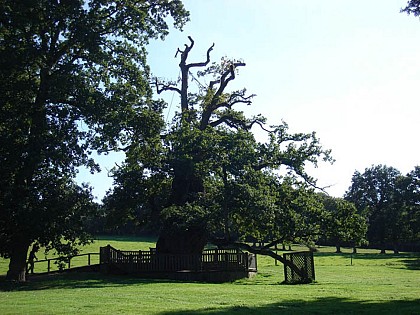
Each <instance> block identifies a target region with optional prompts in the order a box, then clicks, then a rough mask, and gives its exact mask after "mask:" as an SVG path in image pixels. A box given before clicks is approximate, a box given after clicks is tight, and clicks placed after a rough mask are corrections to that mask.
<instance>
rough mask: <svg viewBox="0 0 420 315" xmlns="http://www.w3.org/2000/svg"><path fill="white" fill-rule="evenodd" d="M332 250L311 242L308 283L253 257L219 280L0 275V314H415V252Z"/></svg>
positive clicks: (125, 245)
mask: <svg viewBox="0 0 420 315" xmlns="http://www.w3.org/2000/svg"><path fill="white" fill-rule="evenodd" d="M153 241H154V240H152V239H147V240H145V241H144V242H143V241H142V239H132V238H130V239H124V238H119V239H115V240H114V239H111V238H108V239H104V238H101V239H100V240H98V241H97V242H96V244H93V245H91V246H95V245H96V246H97V247H96V249H97V248H98V245H99V246H105V245H106V244H107V243H110V244H111V245H112V246H115V247H117V248H121V249H126V250H130V249H133V250H138V249H144V250H147V249H148V248H149V247H153V246H154V242H153ZM93 249H94V247H92V248H90V249H87V250H86V249H83V251H84V252H89V251H93ZM295 249H299V248H295ZM85 250H86V251H85ZM333 251H334V249H333V248H328V247H325V248H319V252H317V253H316V254H315V269H316V278H317V282H316V283H313V284H309V285H282V284H280V283H281V282H282V281H283V280H284V276H283V265H282V264H279V265H278V266H276V265H275V263H274V260H273V259H271V258H268V257H260V256H259V257H258V266H259V273H258V275H257V276H255V277H254V278H251V279H242V280H238V281H235V282H232V283H224V284H206V283H197V282H181V281H167V280H144V279H139V278H135V277H127V276H112V275H102V274H99V273H63V274H58V275H53V276H51V275H44V276H38V277H31V278H30V281H29V282H28V283H25V284H17V283H10V282H5V281H1V280H0V314H69V313H82V314H168V315H171V314H174V315H176V314H380V313H382V314H420V271H419V269H418V261H419V259H420V255H419V254H417V255H416V254H409V253H403V254H400V255H393V254H387V255H380V254H378V253H377V251H370V250H362V251H360V253H359V254H356V255H351V254H350V250H348V252H345V253H343V254H334V253H333Z"/></svg>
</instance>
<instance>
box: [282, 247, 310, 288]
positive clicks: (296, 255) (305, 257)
mask: <svg viewBox="0 0 420 315" xmlns="http://www.w3.org/2000/svg"><path fill="white" fill-rule="evenodd" d="M283 257H284V259H285V260H287V261H290V262H291V263H292V264H293V265H295V267H296V268H297V269H298V270H299V272H296V270H293V268H291V267H290V266H287V265H286V264H285V265H284V278H285V280H284V281H285V283H289V284H294V283H310V282H313V281H315V266H314V255H313V252H310V251H308V252H293V253H286V254H283Z"/></svg>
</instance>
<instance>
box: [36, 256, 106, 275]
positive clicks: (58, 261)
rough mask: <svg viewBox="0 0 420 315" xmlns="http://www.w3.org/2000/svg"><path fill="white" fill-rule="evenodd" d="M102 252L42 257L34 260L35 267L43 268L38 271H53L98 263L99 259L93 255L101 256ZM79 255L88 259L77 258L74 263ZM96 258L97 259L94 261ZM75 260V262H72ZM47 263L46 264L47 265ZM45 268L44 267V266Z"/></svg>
mask: <svg viewBox="0 0 420 315" xmlns="http://www.w3.org/2000/svg"><path fill="white" fill-rule="evenodd" d="M99 255H100V253H85V254H79V255H74V256H67V257H66V256H64V257H56V258H49V259H40V260H36V261H34V270H33V272H35V269H37V271H38V270H41V271H38V272H47V273H49V272H52V271H56V270H64V269H70V268H72V267H81V266H91V265H92V264H95V263H98V259H93V257H97V256H99ZM78 257H87V261H86V260H82V261H81V260H79V259H77V262H76V263H74V260H75V259H76V258H78ZM94 260H95V261H94ZM51 262H53V263H54V264H55V265H56V266H55V268H53V265H52V264H51ZM72 262H73V264H72ZM45 265H46V266H45ZM40 266H42V267H44V268H42V267H40ZM53 269H54V270H53Z"/></svg>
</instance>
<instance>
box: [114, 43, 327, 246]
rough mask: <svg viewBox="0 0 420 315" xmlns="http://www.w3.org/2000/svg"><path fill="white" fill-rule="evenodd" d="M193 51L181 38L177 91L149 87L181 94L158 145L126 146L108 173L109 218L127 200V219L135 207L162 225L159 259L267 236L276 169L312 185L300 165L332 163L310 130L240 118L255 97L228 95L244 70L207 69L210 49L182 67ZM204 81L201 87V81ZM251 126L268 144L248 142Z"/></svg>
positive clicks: (169, 85)
mask: <svg viewBox="0 0 420 315" xmlns="http://www.w3.org/2000/svg"><path fill="white" fill-rule="evenodd" d="M193 47H194V40H193V39H192V38H191V37H189V44H186V45H185V46H184V48H183V50H181V49H179V50H178V52H177V56H178V57H179V58H180V64H179V66H180V73H181V76H180V79H179V83H180V86H179V85H177V84H176V83H177V82H164V81H159V80H158V79H156V80H155V85H156V89H157V92H158V93H161V92H164V91H172V92H174V93H177V94H179V96H180V100H181V102H180V112H179V113H177V114H176V115H175V117H174V119H173V121H172V123H171V124H170V125H169V126H168V128H167V130H169V131H168V132H165V133H163V134H162V135H161V140H162V141H161V142H160V143H158V142H154V143H153V146H152V148H151V147H150V146H147V145H145V144H144V143H138V144H133V145H131V146H130V148H129V150H127V160H126V162H125V163H124V165H123V166H122V168H120V169H119V170H118V171H117V172H116V177H115V181H116V182H115V183H116V187H115V189H114V191H113V192H112V193H110V194H109V195H108V196H107V198H106V202H107V201H109V202H107V204H108V205H109V208H110V212H111V214H115V213H118V212H119V210H118V206H117V205H118V202H113V201H112V200H124V199H126V200H129V199H131V198H133V199H132V200H134V199H136V200H137V201H138V202H139V204H138V205H136V206H132V207H128V208H130V209H127V210H128V212H129V213H130V214H131V215H135V212H136V211H135V210H134V209H139V208H141V209H142V210H141V215H143V216H142V217H141V218H140V219H141V220H143V219H144V220H150V217H151V216H154V218H159V219H160V221H159V226H160V227H161V229H160V235H159V239H158V242H157V251H158V252H160V253H198V252H201V251H202V249H203V247H204V245H205V244H206V243H207V241H208V240H209V238H212V239H213V240H215V239H220V238H222V239H223V240H224V242H225V243H233V242H234V241H235V240H238V239H239V238H240V237H245V236H254V237H255V238H262V237H266V236H268V231H270V230H273V231H274V229H273V228H275V220H276V212H278V209H279V206H278V205H279V201H278V198H277V197H278V195H279V192H278V181H279V179H280V181H281V179H282V178H283V177H276V176H274V171H277V170H279V169H284V170H285V171H287V172H288V173H289V176H290V177H292V176H296V177H299V178H301V181H304V182H307V183H308V184H310V185H313V186H314V185H316V182H315V180H314V179H313V178H311V177H310V176H309V175H308V174H307V173H306V172H305V164H307V163H313V164H315V165H316V163H317V162H318V160H319V159H324V160H326V161H330V160H331V158H330V156H329V153H330V152H329V151H327V150H323V149H322V148H321V146H320V144H319V140H318V139H317V138H316V136H315V133H310V134H303V133H298V134H290V133H289V132H288V126H287V124H285V123H282V124H281V125H278V126H272V127H271V128H268V127H266V126H265V118H264V117H262V116H255V117H251V118H247V117H246V116H245V115H244V113H243V112H242V111H239V110H237V109H236V108H237V107H238V106H240V105H250V104H251V101H252V98H253V97H254V95H248V94H247V92H246V90H245V89H242V90H237V91H233V92H228V86H229V85H230V84H231V82H232V81H233V80H235V79H236V78H237V74H238V69H239V68H240V67H244V66H245V63H244V62H243V61H240V60H231V59H228V58H223V59H222V61H221V63H220V64H216V63H210V54H211V51H212V50H213V48H214V45H212V46H211V47H210V48H209V49H208V50H207V54H206V56H207V57H206V60H205V61H203V62H192V63H189V61H188V57H189V53H190V51H191V50H192V48H193ZM194 69H198V71H196V72H195V74H194V73H193V71H194ZM206 78H207V82H208V84H204V83H201V81H204V79H206ZM192 79H193V80H194V81H195V82H197V81H198V82H200V83H199V84H198V86H199V87H198V89H196V90H195V91H194V90H193V89H192V88H191V87H190V86H189V84H190V82H191V80H192ZM255 126H260V127H261V128H262V130H265V131H266V132H267V133H268V138H269V140H268V141H267V142H266V143H260V142H257V141H256V139H255V137H254V135H253V133H252V131H251V129H252V128H253V127H255ZM144 151H147V152H149V153H150V154H149V155H148V157H145V156H144V154H143V152H144ZM124 179H127V181H125V180H124ZM133 187H139V189H133ZM140 189H141V191H140ZM166 193H167V195H165V194H166ZM162 194H163V195H162ZM139 195H142V196H139ZM116 216H118V215H116ZM279 218H280V217H279ZM275 233H277V232H275Z"/></svg>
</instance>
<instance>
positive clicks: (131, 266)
mask: <svg viewBox="0 0 420 315" xmlns="http://www.w3.org/2000/svg"><path fill="white" fill-rule="evenodd" d="M100 264H101V265H108V266H115V267H117V268H119V269H120V270H121V271H124V272H128V273H133V272H177V271H186V270H188V271H193V272H202V271H247V272H248V271H257V260H256V256H255V255H253V254H249V253H244V252H241V251H240V250H236V249H235V250H218V249H211V250H204V251H203V253H202V254H198V255H194V254H193V255H188V254H187V255H184V254H182V255H169V254H157V253H156V251H154V250H151V251H141V250H139V251H122V250H118V249H115V248H113V247H112V246H110V245H108V246H106V247H101V249H100Z"/></svg>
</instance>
